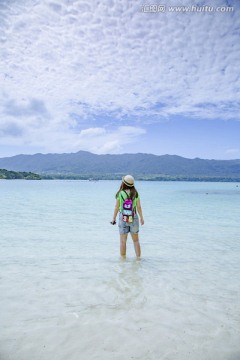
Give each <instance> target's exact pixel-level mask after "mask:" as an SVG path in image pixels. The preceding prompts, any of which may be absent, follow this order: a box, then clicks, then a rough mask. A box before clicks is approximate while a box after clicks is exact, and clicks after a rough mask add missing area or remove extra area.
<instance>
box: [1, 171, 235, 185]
mask: <svg viewBox="0 0 240 360" xmlns="http://www.w3.org/2000/svg"><path fill="white" fill-rule="evenodd" d="M123 175H124V174H37V173H32V172H17V171H10V170H6V169H0V180H85V181H100V180H118V181H119V180H121V178H122V176H123ZM133 175H134V177H135V179H136V180H138V181H189V182H240V176H239V177H238V176H236V177H233V176H231V177H230V176H197V175H196V176H186V175H176V176H173V175H164V174H134V173H133Z"/></svg>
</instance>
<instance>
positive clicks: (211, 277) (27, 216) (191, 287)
mask: <svg viewBox="0 0 240 360" xmlns="http://www.w3.org/2000/svg"><path fill="white" fill-rule="evenodd" d="M118 186H119V182H115V181H99V182H87V181H86V182H85V181H1V182H0V196H1V210H0V211H1V239H0V245H1V255H0V261H1V283H0V284H1V285H0V291H1V297H0V309H1V324H2V325H1V329H0V339H1V340H0V359H3V360H5V359H6V360H7V359H9V360H13V359H14V360H15V359H16V360H22V359H24V360H28V359H29V360H30V359H31V360H35V359H36V360H38V359H39V360H40V359H41V360H42V359H44V360H45V359H47V360H48V359H49V360H50V359H51V360H52V359H56V360H61V359H69V360H75V359H81V360H85V359H88V360H89V359H95V358H96V359H102V358H103V359H120V358H121V359H122V358H126V359H144V360H146V359H149V360H152V359H167V360H172V359H180V360H181V359H191V360H198V359H199V360H200V359H201V360H202V359H204V360H208V359H209V360H212V359H218V360H228V359H229V360H238V359H239V358H240V346H239V337H240V325H239V324H240V301H239V299H240V296H239V295H240V291H239V273H240V251H239V250H240V231H239V230H240V226H239V214H240V212H239V210H240V184H239V185H238V184H236V183H190V182H188V183H187V182H138V183H137V188H138V191H139V192H140V196H141V201H142V207H143V212H144V218H145V225H144V226H143V227H141V229H140V239H141V246H142V260H141V261H137V260H136V259H135V254H134V250H133V246H132V243H131V240H130V238H129V240H128V249H127V259H126V260H125V261H123V260H121V259H120V258H119V235H118V228H117V226H111V225H110V224H109V222H110V221H111V219H112V213H113V208H114V203H115V200H114V194H115V192H116V191H117V189H118ZM119 342H120V343H121V346H119ZM79 354H80V355H81V356H80V355H79Z"/></svg>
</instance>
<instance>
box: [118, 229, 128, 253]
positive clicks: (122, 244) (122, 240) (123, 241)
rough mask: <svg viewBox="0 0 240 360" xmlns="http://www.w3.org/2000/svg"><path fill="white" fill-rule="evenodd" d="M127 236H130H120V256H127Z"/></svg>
mask: <svg viewBox="0 0 240 360" xmlns="http://www.w3.org/2000/svg"><path fill="white" fill-rule="evenodd" d="M127 236H128V234H122V235H120V254H121V256H126V250H127V245H126V243H127Z"/></svg>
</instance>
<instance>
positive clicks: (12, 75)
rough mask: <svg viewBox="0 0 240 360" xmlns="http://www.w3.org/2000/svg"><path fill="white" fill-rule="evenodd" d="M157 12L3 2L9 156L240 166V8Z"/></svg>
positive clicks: (1, 133) (175, 1) (184, 1)
mask: <svg viewBox="0 0 240 360" xmlns="http://www.w3.org/2000/svg"><path fill="white" fill-rule="evenodd" d="M146 4H147V5H149V6H150V5H151V4H153V3H151V2H145V1H144V2H142V1H139V0H134V1H129V0H115V1H114V0H103V1H101V2H99V1H97V0H92V1H91V2H90V1H85V0H61V1H60V0H41V1H40V0H18V1H14V0H11V1H9V0H1V2H0V19H1V22H0V47H1V49H0V77H1V88H0V157H4V156H12V155H16V154H19V153H25V154H34V153H36V152H42V153H49V152H56V153H62V152H76V151H79V150H87V151H91V152H93V153H97V154H105V153H112V154H117V153H126V152H128V153H137V152H144V153H153V154H158V155H161V154H177V155H180V156H184V157H189V158H194V157H200V158H206V159H213V158H214V159H235V158H240V140H239V139H240V71H239V69H240V60H239V59H240V5H239V2H238V1H235V0H232V1H231V0H229V1H225V0H209V1H208V2H204V1H202V0H200V1H193V0H191V1H190V0H168V1H161V2H159V3H158V4H165V12H147V11H145V12H144V11H142V9H143V5H146ZM192 5H194V6H195V7H197V8H198V9H199V11H196V10H195V11H183V10H182V9H183V8H181V9H180V11H179V10H178V11H170V10H169V6H179V7H181V6H182V7H183V6H192ZM204 6H208V7H210V10H206V9H205V10H204V9H203V7H204ZM218 7H221V9H220V10H218V11H217V8H218ZM227 7H232V9H230V10H228V9H227ZM145 9H149V7H147V8H145ZM185 9H186V8H185Z"/></svg>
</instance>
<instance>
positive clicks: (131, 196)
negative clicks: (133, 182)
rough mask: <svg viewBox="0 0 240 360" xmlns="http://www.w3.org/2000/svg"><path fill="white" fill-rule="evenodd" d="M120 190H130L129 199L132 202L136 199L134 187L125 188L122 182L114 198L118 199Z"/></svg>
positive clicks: (136, 193)
mask: <svg viewBox="0 0 240 360" xmlns="http://www.w3.org/2000/svg"><path fill="white" fill-rule="evenodd" d="M122 190H130V198H131V199H132V200H134V199H135V198H137V197H138V192H137V190H136V189H135V186H127V185H126V184H124V182H123V181H122V183H121V186H120V188H119V190H118V192H117V193H116V198H117V197H118V195H119V193H120V192H121V191H122Z"/></svg>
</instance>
